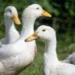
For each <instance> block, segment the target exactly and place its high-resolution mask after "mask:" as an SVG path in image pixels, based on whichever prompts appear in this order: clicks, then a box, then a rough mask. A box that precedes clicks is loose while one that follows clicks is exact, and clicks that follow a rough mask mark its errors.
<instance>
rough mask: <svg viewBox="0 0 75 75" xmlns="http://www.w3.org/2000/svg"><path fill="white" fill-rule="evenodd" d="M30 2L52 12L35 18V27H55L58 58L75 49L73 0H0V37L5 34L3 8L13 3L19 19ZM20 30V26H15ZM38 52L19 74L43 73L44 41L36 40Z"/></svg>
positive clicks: (74, 10) (41, 74) (74, 3)
mask: <svg viewBox="0 0 75 75" xmlns="http://www.w3.org/2000/svg"><path fill="white" fill-rule="evenodd" d="M32 3H38V4H40V5H41V6H42V7H43V9H45V10H46V11H48V12H50V13H51V14H52V16H53V17H52V18H47V17H40V18H39V19H37V20H36V23H35V29H36V28H37V27H38V26H39V25H41V24H47V25H49V26H52V27H53V28H55V30H56V32H57V40H58V43H57V45H58V46H57V53H58V57H59V59H60V60H62V59H64V58H65V57H66V56H68V54H71V53H72V52H74V51H75V25H74V24H75V21H74V20H75V0H63V1H61V0H0V39H1V38H2V37H4V36H5V34H4V33H5V31H4V30H5V28H4V19H3V18H4V17H3V15H4V9H5V7H7V6H8V5H14V6H15V7H16V8H17V10H18V13H19V16H20V19H21V16H22V12H23V10H24V8H26V7H27V6H28V5H30V4H32ZM17 28H18V30H19V31H20V30H21V26H17ZM37 48H38V53H37V56H36V59H35V61H34V62H33V63H32V65H30V66H29V67H28V68H27V69H25V71H23V72H22V73H21V74H20V75H43V72H42V66H43V64H42V63H43V52H44V43H43V42H41V41H40V40H37Z"/></svg>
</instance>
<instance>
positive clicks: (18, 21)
mask: <svg viewBox="0 0 75 75" xmlns="http://www.w3.org/2000/svg"><path fill="white" fill-rule="evenodd" d="M13 20H14V22H15V24H21V22H20V20H19V18H18V15H17V14H14V15H13Z"/></svg>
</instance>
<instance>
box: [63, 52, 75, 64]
mask: <svg viewBox="0 0 75 75" xmlns="http://www.w3.org/2000/svg"><path fill="white" fill-rule="evenodd" d="M62 62H66V63H70V64H74V65H75V52H74V53H72V54H70V55H69V56H68V57H67V58H66V59H65V60H63V61H62Z"/></svg>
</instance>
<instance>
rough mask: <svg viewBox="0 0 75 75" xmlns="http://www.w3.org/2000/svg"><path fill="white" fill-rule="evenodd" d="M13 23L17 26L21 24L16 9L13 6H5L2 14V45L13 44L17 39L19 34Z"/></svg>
mask: <svg viewBox="0 0 75 75" xmlns="http://www.w3.org/2000/svg"><path fill="white" fill-rule="evenodd" d="M14 23H15V24H17V25H20V24H21V22H20V20H19V17H18V12H17V9H16V8H15V7H14V6H7V7H6V8H5V12H4V25H5V38H3V39H1V40H0V42H1V43H2V44H9V43H13V42H15V41H16V40H18V39H19V37H20V34H19V32H18V31H17V29H16V27H15V25H14ZM13 36H14V37H13Z"/></svg>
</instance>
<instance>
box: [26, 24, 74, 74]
mask: <svg viewBox="0 0 75 75" xmlns="http://www.w3.org/2000/svg"><path fill="white" fill-rule="evenodd" d="M38 38H39V39H41V40H43V41H44V43H45V52H44V54H43V65H44V66H43V73H44V75H75V65H72V64H69V63H65V62H61V61H59V59H58V57H57V53H56V43H57V41H56V32H55V30H54V29H53V28H52V27H49V26H46V25H41V26H40V27H38V29H37V30H36V31H35V32H34V33H33V34H32V35H30V36H29V37H28V38H27V39H25V41H26V42H30V41H33V40H36V39H38Z"/></svg>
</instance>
